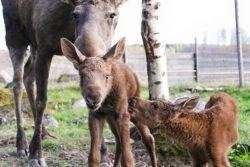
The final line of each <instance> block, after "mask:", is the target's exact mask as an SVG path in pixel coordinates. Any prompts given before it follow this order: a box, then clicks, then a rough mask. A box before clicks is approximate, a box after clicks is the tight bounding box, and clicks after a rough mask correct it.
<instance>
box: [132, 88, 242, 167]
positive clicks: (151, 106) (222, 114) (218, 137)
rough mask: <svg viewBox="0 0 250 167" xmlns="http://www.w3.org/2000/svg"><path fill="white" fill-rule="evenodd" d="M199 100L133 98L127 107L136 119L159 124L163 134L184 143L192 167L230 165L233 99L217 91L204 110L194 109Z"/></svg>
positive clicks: (234, 122) (234, 129)
mask: <svg viewBox="0 0 250 167" xmlns="http://www.w3.org/2000/svg"><path fill="white" fill-rule="evenodd" d="M198 99H199V97H197V96H196V97H192V98H181V99H178V100H177V101H175V102H174V103H172V102H169V101H163V100H155V101H146V100H141V99H139V98H132V99H130V101H129V110H130V112H132V114H133V116H134V117H136V118H137V119H138V121H141V122H143V123H144V124H147V125H149V126H150V127H158V128H159V129H160V131H161V132H162V133H164V134H166V135H168V136H169V137H172V138H173V139H175V140H177V141H178V142H180V143H182V144H184V145H185V146H186V147H187V148H188V150H189V153H190V154H191V157H192V160H193V166H194V167H201V166H206V165H207V164H208V163H212V164H213V165H214V167H229V166H230V163H229V161H228V158H227V154H228V150H229V148H230V147H231V146H232V145H234V144H235V143H236V141H237V137H238V126H237V124H238V121H237V120H238V119H237V115H238V109H237V103H236V100H235V99H234V98H233V97H231V96H230V95H228V94H226V93H218V94H215V95H213V96H212V97H210V99H209V101H208V103H207V104H206V106H205V109H204V110H203V111H200V112H195V111H194V110H193V109H194V107H195V106H196V104H197V103H198Z"/></svg>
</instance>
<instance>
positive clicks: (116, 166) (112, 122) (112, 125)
mask: <svg viewBox="0 0 250 167" xmlns="http://www.w3.org/2000/svg"><path fill="white" fill-rule="evenodd" d="M108 123H109V126H110V129H111V131H112V132H113V134H114V136H115V141H116V148H115V161H114V167H119V165H120V159H121V141H120V135H119V128H118V125H117V124H116V122H115V120H114V119H113V118H108Z"/></svg>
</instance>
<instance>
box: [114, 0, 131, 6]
mask: <svg viewBox="0 0 250 167" xmlns="http://www.w3.org/2000/svg"><path fill="white" fill-rule="evenodd" d="M111 1H113V3H114V4H115V6H116V7H119V6H120V5H122V4H123V3H124V2H126V1H127V0H111Z"/></svg>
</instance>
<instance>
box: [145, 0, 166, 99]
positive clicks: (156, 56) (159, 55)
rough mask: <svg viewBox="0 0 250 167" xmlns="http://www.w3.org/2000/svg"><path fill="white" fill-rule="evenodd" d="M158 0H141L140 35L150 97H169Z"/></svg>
mask: <svg viewBox="0 0 250 167" xmlns="http://www.w3.org/2000/svg"><path fill="white" fill-rule="evenodd" d="M160 1H162V2H163V1H164V0H142V22H141V36H142V40H143V45H144V49H145V53H146V57H147V73H148V88H149V98H150V99H157V98H164V99H168V98H169V89H168V79H167V59H166V55H165V54H164V52H165V49H164V44H163V43H162V42H161V41H160V37H159V35H160V32H159V16H158V15H159V7H160Z"/></svg>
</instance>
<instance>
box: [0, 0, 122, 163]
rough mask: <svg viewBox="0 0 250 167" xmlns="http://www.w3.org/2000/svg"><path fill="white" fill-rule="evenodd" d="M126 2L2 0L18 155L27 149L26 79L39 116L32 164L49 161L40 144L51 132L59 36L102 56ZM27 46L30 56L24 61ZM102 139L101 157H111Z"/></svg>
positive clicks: (24, 152)
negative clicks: (47, 114) (49, 109)
mask: <svg viewBox="0 0 250 167" xmlns="http://www.w3.org/2000/svg"><path fill="white" fill-rule="evenodd" d="M124 1H125V0H53V1H51V0H1V2H2V6H3V17H4V23H5V30H6V37H5V38H6V45H7V47H8V50H9V54H10V58H11V61H12V64H13V70H14V77H13V82H14V87H13V93H14V101H15V113H16V124H17V134H16V147H17V154H18V155H19V156H25V155H27V154H28V144H27V141H26V135H25V132H24V128H23V118H22V112H21V99H22V93H23V88H22V84H23V82H24V86H25V89H26V91H27V95H28V98H29V101H30V105H31V110H32V113H33V116H34V122H35V130H34V135H33V138H32V140H31V143H30V145H29V166H31V167H36V166H41V167H44V166H47V165H46V162H45V160H44V158H43V156H42V147H41V138H42V135H44V133H45V134H46V129H45V128H44V127H42V117H43V113H44V110H45V108H46V103H47V91H48V89H47V88H48V77H49V70H50V65H51V60H52V58H53V55H62V52H61V47H60V38H61V37H66V38H68V39H69V40H70V41H75V45H76V46H77V47H78V48H79V50H80V51H81V52H82V53H84V55H85V56H87V57H93V56H98V55H103V54H104V53H106V51H107V50H108V49H109V48H110V46H111V41H112V39H113V35H114V30H115V28H116V25H117V21H118V16H119V12H118V7H119V6H120V5H121V4H122V3H123V2H124ZM28 46H29V47H30V50H31V56H30V57H29V58H28V61H27V62H26V63H25V61H24V60H25V52H26V49H27V47H28ZM24 63H25V66H24ZM35 83H36V84H35ZM35 86H36V90H35ZM102 141H103V142H102V147H101V150H100V151H101V152H102V160H103V162H110V161H109V158H108V156H107V148H106V146H105V143H104V140H102Z"/></svg>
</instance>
